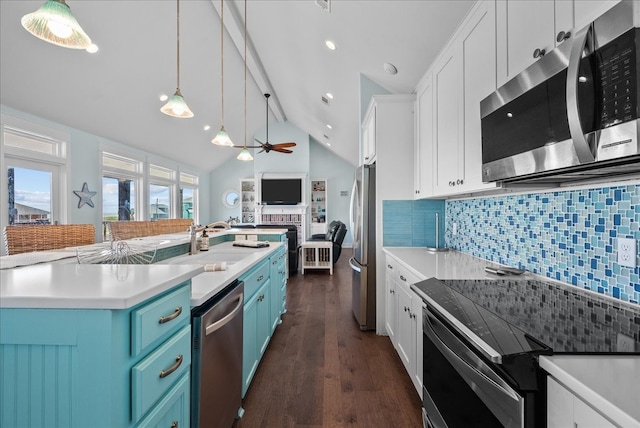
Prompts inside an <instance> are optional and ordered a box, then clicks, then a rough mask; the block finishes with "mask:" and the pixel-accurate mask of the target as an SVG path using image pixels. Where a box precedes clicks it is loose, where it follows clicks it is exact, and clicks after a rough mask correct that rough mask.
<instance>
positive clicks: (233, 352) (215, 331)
mask: <svg viewBox="0 0 640 428" xmlns="http://www.w3.org/2000/svg"><path fill="white" fill-rule="evenodd" d="M243 306H244V283H242V282H239V281H235V282H234V283H232V284H230V285H228V286H227V287H226V288H225V289H224V290H223V291H221V292H220V293H218V294H217V295H216V296H214V297H212V298H211V299H209V300H208V301H207V302H205V303H204V304H202V305H201V306H198V307H197V308H194V309H193V310H192V311H191V318H192V336H193V337H192V348H193V353H192V365H191V426H192V427H196V428H197V427H202V428H206V427H231V426H232V425H233V421H234V419H235V418H236V417H239V416H241V415H242V413H243V410H242V396H241V394H242V391H241V388H242V322H243Z"/></svg>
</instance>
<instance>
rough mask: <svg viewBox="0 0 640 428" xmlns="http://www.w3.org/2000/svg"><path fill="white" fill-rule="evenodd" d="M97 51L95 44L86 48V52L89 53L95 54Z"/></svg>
mask: <svg viewBox="0 0 640 428" xmlns="http://www.w3.org/2000/svg"><path fill="white" fill-rule="evenodd" d="M99 49H100V48H99V47H98V45H96V44H95V43H91V44H90V45H89V46H87V49H86V51H87V52H89V53H96V52H98V50H99Z"/></svg>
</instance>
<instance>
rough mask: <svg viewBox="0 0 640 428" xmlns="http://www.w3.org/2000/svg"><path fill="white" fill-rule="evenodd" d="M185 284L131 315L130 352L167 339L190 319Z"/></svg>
mask: <svg viewBox="0 0 640 428" xmlns="http://www.w3.org/2000/svg"><path fill="white" fill-rule="evenodd" d="M190 301H191V289H190V287H189V286H188V285H185V286H184V287H181V288H179V289H177V290H175V291H172V292H171V293H169V294H167V295H165V296H163V297H161V298H159V299H157V300H154V301H153V302H150V303H148V304H146V305H144V306H142V307H141V308H138V309H136V310H134V311H132V312H131V353H132V355H134V356H135V355H138V354H140V353H141V352H144V351H145V350H146V349H147V348H148V347H149V346H150V345H152V344H154V342H155V344H157V343H159V341H161V340H163V339H165V338H167V337H169V336H170V335H171V334H173V333H174V332H175V331H177V330H178V328H180V327H181V326H183V325H184V323H185V322H187V321H188V320H189V319H190V318H191V303H190Z"/></svg>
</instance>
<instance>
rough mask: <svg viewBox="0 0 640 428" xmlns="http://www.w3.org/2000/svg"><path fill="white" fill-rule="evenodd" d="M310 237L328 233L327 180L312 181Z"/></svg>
mask: <svg viewBox="0 0 640 428" xmlns="http://www.w3.org/2000/svg"><path fill="white" fill-rule="evenodd" d="M310 205H311V224H310V225H309V232H310V235H315V234H325V233H327V180H311V203H310Z"/></svg>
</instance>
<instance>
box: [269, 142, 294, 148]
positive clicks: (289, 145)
mask: <svg viewBox="0 0 640 428" xmlns="http://www.w3.org/2000/svg"><path fill="white" fill-rule="evenodd" d="M273 146H274V147H295V146H296V143H293V142H289V143H278V144H274V145H273Z"/></svg>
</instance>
